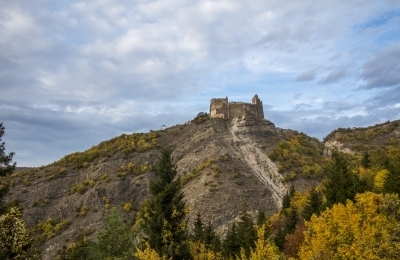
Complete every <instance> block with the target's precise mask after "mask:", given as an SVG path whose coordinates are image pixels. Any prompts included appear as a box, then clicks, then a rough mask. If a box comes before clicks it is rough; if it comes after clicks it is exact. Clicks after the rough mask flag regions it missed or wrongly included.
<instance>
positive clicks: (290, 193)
mask: <svg viewBox="0 0 400 260" xmlns="http://www.w3.org/2000/svg"><path fill="white" fill-rule="evenodd" d="M295 192H296V190H295V189H294V185H293V183H292V185H290V189H289V190H288V191H286V193H285V195H284V196H283V199H282V209H283V210H285V209H288V208H290V201H291V199H292V198H293V196H294V194H295Z"/></svg>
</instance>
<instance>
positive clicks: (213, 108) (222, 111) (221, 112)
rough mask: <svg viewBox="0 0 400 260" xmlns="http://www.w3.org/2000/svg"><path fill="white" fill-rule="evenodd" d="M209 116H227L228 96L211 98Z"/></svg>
mask: <svg viewBox="0 0 400 260" xmlns="http://www.w3.org/2000/svg"><path fill="white" fill-rule="evenodd" d="M210 116H211V117H213V118H222V119H228V118H229V110H228V97H226V98H213V99H211V103H210Z"/></svg>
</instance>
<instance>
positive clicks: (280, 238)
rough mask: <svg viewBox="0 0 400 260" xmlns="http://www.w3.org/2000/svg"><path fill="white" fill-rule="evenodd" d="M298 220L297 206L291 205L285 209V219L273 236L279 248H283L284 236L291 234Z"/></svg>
mask: <svg viewBox="0 0 400 260" xmlns="http://www.w3.org/2000/svg"><path fill="white" fill-rule="evenodd" d="M298 222H299V214H298V212H297V208H296V207H295V206H291V207H290V208H289V209H287V210H286V211H285V219H284V222H283V225H282V227H281V228H280V229H279V230H278V232H277V233H276V235H275V237H274V240H275V244H276V246H277V247H278V248H279V249H281V250H282V249H283V245H284V243H285V240H286V236H287V235H289V234H292V233H293V232H294V231H295V229H296V225H297V223H298Z"/></svg>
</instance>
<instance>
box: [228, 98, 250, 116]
mask: <svg viewBox="0 0 400 260" xmlns="http://www.w3.org/2000/svg"><path fill="white" fill-rule="evenodd" d="M245 116H246V104H245V103H244V102H229V118H235V117H245Z"/></svg>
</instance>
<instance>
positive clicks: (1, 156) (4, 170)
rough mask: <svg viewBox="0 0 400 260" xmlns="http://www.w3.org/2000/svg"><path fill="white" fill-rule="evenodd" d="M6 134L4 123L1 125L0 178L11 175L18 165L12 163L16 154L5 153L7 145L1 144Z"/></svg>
mask: <svg viewBox="0 0 400 260" xmlns="http://www.w3.org/2000/svg"><path fill="white" fill-rule="evenodd" d="M4 133H5V128H4V126H3V123H0V177H1V176H6V175H10V174H11V173H13V171H14V170H15V167H16V165H17V163H15V162H14V163H12V158H13V156H14V153H9V154H8V155H7V154H6V153H5V150H6V148H5V146H4V145H5V143H4V142H1V138H2V137H3V135H4Z"/></svg>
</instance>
